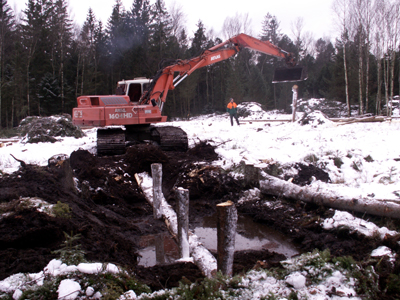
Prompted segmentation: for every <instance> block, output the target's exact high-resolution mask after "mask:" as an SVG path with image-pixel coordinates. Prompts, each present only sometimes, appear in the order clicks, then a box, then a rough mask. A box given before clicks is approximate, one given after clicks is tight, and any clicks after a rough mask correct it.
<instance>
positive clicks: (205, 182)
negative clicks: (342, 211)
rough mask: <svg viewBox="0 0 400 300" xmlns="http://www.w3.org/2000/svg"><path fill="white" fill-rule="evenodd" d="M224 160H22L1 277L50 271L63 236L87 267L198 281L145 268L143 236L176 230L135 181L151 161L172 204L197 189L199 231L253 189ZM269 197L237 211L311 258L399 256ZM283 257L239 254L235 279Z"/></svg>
mask: <svg viewBox="0 0 400 300" xmlns="http://www.w3.org/2000/svg"><path fill="white" fill-rule="evenodd" d="M216 159H218V156H217V154H216V153H215V151H214V149H213V147H212V146H210V145H209V144H208V143H207V142H199V143H198V144H197V145H196V146H195V147H194V148H192V149H190V150H189V151H187V152H162V151H161V150H160V149H159V148H157V147H156V146H153V145H134V146H131V147H130V148H128V149H127V152H126V154H124V155H120V156H112V157H110V156H109V157H97V156H94V155H92V154H90V153H89V152H87V151H84V150H78V151H75V152H73V153H71V154H70V158H69V164H67V165H65V164H54V163H51V164H49V166H47V167H39V166H36V165H28V164H24V163H21V167H20V170H19V171H18V172H15V173H13V174H11V175H3V177H1V178H0V205H1V206H0V207H1V208H0V209H1V210H2V211H1V212H2V213H4V212H6V211H7V212H10V211H11V212H12V213H10V214H5V215H3V217H1V218H0V280H2V279H4V278H6V277H8V276H10V275H12V274H15V273H18V272H30V273H32V272H39V271H41V270H42V269H43V268H44V267H45V266H46V265H47V264H48V262H49V261H50V260H51V259H53V258H56V257H58V256H57V255H56V254H54V253H52V252H53V251H54V250H57V249H60V248H62V243H63V242H64V241H65V236H64V233H68V234H70V235H76V234H80V235H81V238H80V239H79V243H80V245H81V248H82V249H83V250H84V251H85V257H86V259H87V260H89V261H100V262H111V263H115V264H118V265H121V266H123V267H125V268H127V269H128V270H133V271H134V272H135V273H136V274H137V277H138V278H139V280H140V281H142V282H144V283H146V284H147V285H149V286H150V287H151V288H152V289H153V290H157V289H161V288H166V287H168V288H169V287H174V286H177V285H178V282H179V281H180V280H182V278H185V280H190V281H191V282H194V281H196V280H198V279H201V278H203V275H202V274H201V271H200V270H199V269H198V268H197V267H196V266H195V265H193V264H192V263H187V262H186V263H176V264H172V265H168V266H165V265H157V266H154V267H150V268H145V267H143V266H139V265H138V264H137V256H138V249H139V248H140V245H139V244H138V241H139V239H140V237H142V236H145V235H149V234H157V233H161V232H167V228H166V226H165V224H164V222H163V221H161V220H154V219H153V212H152V208H151V206H150V205H149V204H148V203H147V202H146V200H145V198H144V196H143V194H142V192H141V190H140V189H139V187H138V185H137V183H136V181H135V179H134V174H135V173H141V172H144V171H146V172H149V173H150V170H151V169H150V166H151V164H152V163H162V164H163V192H164V195H165V198H166V199H167V201H168V202H169V203H170V204H171V205H172V206H173V207H174V206H175V194H174V191H173V189H174V187H184V188H187V189H189V193H190V222H191V224H192V223H195V222H198V221H199V220H200V219H201V218H202V217H203V216H207V215H212V214H214V212H215V205H216V204H217V203H219V202H223V201H226V200H232V201H237V199H239V197H240V193H241V192H242V191H244V190H246V189H249V188H251V186H245V184H244V183H243V181H241V180H237V179H234V178H232V177H231V176H229V175H227V174H226V173H225V172H224V171H223V170H222V169H220V168H217V167H212V166H211V162H212V161H213V160H216ZM67 162H68V160H67ZM199 162H201V163H199ZM310 172H312V173H313V175H315V176H319V175H318V174H320V175H321V176H322V177H323V178H321V179H324V178H325V179H326V174H324V173H321V170H317V169H314V168H311V169H309V170H307V172H303V173H304V174H306V175H304V176H305V177H304V178H300V177H298V178H296V182H297V183H298V184H307V182H308V181H309V179H310ZM303 173H301V172H299V174H303ZM73 177H75V178H76V183H77V184H76V183H74V181H73V180H72V178H73ZM20 197H38V198H41V199H43V200H45V201H47V202H49V203H52V204H56V203H57V202H58V201H61V202H62V203H67V204H68V205H69V207H70V209H71V213H70V214H69V216H68V217H53V216H49V215H47V214H45V213H40V212H38V211H37V210H36V209H33V208H29V207H26V206H21V205H19V204H18V202H17V201H16V199H19V198H20ZM265 197H268V196H267V195H266V196H265ZM270 200H272V201H276V203H277V204H279V205H277V208H276V209H269V208H268V207H266V206H262V205H261V204H260V201H253V202H248V203H245V204H241V205H239V204H238V206H237V207H238V211H239V213H240V214H248V215H250V216H252V217H253V218H254V220H256V221H258V222H262V223H266V224H268V225H270V226H271V227H273V228H275V229H277V230H279V231H281V232H283V233H284V234H285V235H286V236H287V238H288V239H291V240H292V241H293V242H294V243H296V244H297V245H298V246H299V249H301V251H303V252H308V251H312V250H314V249H320V250H325V249H327V248H328V249H330V252H331V254H332V256H348V255H350V256H353V257H354V258H355V259H356V260H357V261H362V260H363V259H365V258H366V257H368V256H369V254H370V253H371V251H372V250H373V249H375V248H377V247H378V246H379V245H389V246H390V247H391V248H392V249H395V250H396V251H397V252H398V253H400V249H399V244H398V243H397V240H396V239H392V240H389V239H385V240H384V241H380V240H378V239H374V238H365V237H362V236H359V235H357V234H356V233H350V232H349V231H348V230H347V229H342V230H334V231H331V232H328V231H324V230H322V229H321V226H320V225H318V222H317V221H318V220H319V219H320V218H321V217H322V218H325V217H330V216H332V215H333V210H330V209H327V208H324V207H316V206H313V205H309V204H304V203H302V202H293V201H285V200H284V199H274V198H270ZM364 218H365V216H364ZM378 221H379V222H384V221H387V220H382V219H379V220H378ZM392 222H395V221H392ZM383 225H384V224H383ZM395 225H397V226H398V225H399V224H395ZM283 259H285V257H284V256H283V255H281V254H277V253H274V252H270V251H268V250H264V251H241V252H236V253H235V260H234V272H235V273H241V272H244V271H247V270H250V269H252V268H259V267H264V268H267V267H273V266H277V265H278V264H279V261H281V260H283ZM398 269H399V268H398V266H397V264H396V266H395V267H394V269H393V268H392V269H391V270H390V272H397V273H398ZM396 270H397V271H396ZM385 272H386V273H385ZM381 275H382V278H383V279H382V280H384V278H385V276H386V277H387V276H389V270H386V271H385V270H384V269H382V274H381Z"/></svg>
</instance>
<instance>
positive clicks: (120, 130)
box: [72, 34, 304, 155]
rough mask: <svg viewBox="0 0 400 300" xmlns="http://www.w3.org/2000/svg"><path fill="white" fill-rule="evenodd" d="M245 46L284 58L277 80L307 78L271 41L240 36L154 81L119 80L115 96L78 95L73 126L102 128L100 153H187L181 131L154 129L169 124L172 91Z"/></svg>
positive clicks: (168, 69) (160, 74)
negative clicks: (141, 147)
mask: <svg viewBox="0 0 400 300" xmlns="http://www.w3.org/2000/svg"><path fill="white" fill-rule="evenodd" d="M244 48H248V49H251V50H255V51H258V52H261V53H265V54H267V55H271V56H275V57H278V58H281V59H284V60H285V62H286V65H287V68H285V69H279V70H277V72H276V73H275V75H274V81H273V82H291V81H300V80H303V79H304V74H303V68H301V67H296V63H295V60H294V57H293V55H292V54H291V53H289V52H286V51H284V50H282V49H281V48H279V47H277V46H275V45H273V44H272V43H270V42H268V41H261V40H258V39H256V38H253V37H251V36H248V35H246V34H239V35H236V36H234V37H232V38H230V39H228V40H227V41H225V42H223V43H220V44H218V45H216V46H214V47H212V48H210V49H208V50H205V51H204V52H203V53H202V54H201V55H200V56H197V57H194V58H191V59H187V60H175V61H174V62H173V63H172V64H170V65H169V66H167V67H165V68H162V69H160V70H159V71H158V72H157V74H156V75H155V76H154V77H153V78H152V79H146V78H135V79H132V80H122V81H119V82H118V85H117V90H116V94H115V95H108V96H105V95H104V96H99V95H97V96H80V97H78V99H77V102H78V106H77V107H76V108H74V109H73V113H72V115H73V116H72V118H73V122H74V124H75V125H77V126H81V127H93V126H95V127H102V128H98V129H97V154H98V155H110V154H123V153H124V152H125V147H126V145H127V144H130V143H139V142H143V141H150V142H152V143H157V144H158V145H159V146H160V147H161V148H162V149H163V150H181V151H186V150H187V149H188V139H187V134H186V132H184V131H183V130H182V129H180V128H178V127H173V126H154V125H151V124H156V123H162V122H166V120H167V116H163V115H162V114H161V112H162V109H163V105H164V102H165V101H166V99H167V95H168V91H170V90H173V89H174V88H175V87H176V86H178V85H179V83H181V82H182V81H183V80H184V79H185V78H186V77H187V76H189V75H190V74H192V73H193V72H194V71H196V70H197V69H199V68H202V67H206V66H209V65H211V64H214V63H217V62H220V61H222V60H226V59H228V58H230V57H232V56H234V55H235V54H236V53H238V52H239V51H241V50H242V49H244ZM105 127H107V128H105Z"/></svg>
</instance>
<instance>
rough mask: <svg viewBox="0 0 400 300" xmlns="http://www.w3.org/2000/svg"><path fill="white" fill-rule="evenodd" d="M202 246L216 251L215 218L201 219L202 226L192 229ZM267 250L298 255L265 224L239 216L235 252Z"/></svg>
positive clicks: (292, 247) (279, 234)
mask: <svg viewBox="0 0 400 300" xmlns="http://www.w3.org/2000/svg"><path fill="white" fill-rule="evenodd" d="M192 231H193V232H194V233H195V234H196V235H197V236H198V237H199V239H200V241H201V242H202V243H203V245H204V246H205V247H206V248H207V249H209V250H213V251H217V216H216V214H214V215H212V216H209V217H205V218H203V224H202V226H198V227H195V228H192ZM243 250H269V251H274V252H277V253H280V254H283V255H285V256H286V257H292V256H294V255H297V254H299V251H298V249H297V248H296V246H295V245H293V244H292V243H290V242H288V241H287V238H285V237H284V235H283V234H282V233H280V232H278V231H276V230H273V229H271V228H270V227H268V226H267V225H265V224H262V223H257V222H254V221H253V219H252V218H251V217H250V216H247V215H239V216H238V223H237V229H236V237H235V251H243Z"/></svg>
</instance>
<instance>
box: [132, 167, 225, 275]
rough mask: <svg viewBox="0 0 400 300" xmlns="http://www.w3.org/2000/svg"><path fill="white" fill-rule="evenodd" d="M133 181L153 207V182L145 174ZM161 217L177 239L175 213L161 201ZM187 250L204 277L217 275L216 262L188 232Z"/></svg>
mask: <svg viewBox="0 0 400 300" xmlns="http://www.w3.org/2000/svg"><path fill="white" fill-rule="evenodd" d="M135 179H136V181H137V183H138V185H139V187H140V188H141V189H142V191H143V194H144V196H145V198H146V200H147V201H148V202H149V203H150V205H152V206H153V180H152V178H151V177H150V176H149V175H148V174H147V173H146V172H144V173H140V174H135ZM161 203H162V204H161V205H162V207H163V209H162V215H163V218H164V220H165V223H166V224H167V227H168V230H169V231H170V232H171V234H172V235H173V236H174V238H175V239H177V235H178V219H177V215H176V213H175V211H174V210H173V208H172V207H171V205H169V204H168V202H167V201H166V200H165V198H164V196H162V199H161ZM189 250H190V255H191V257H192V258H193V262H194V263H195V264H196V265H197V266H198V267H199V269H200V270H201V271H202V272H203V274H204V275H205V276H206V277H213V276H214V275H215V274H216V273H217V260H216V258H215V257H214V256H213V255H212V254H211V253H210V251H208V250H207V249H206V248H205V247H204V245H203V244H202V243H201V242H200V241H199V239H198V237H197V236H196V235H195V234H193V233H192V232H190V231H189Z"/></svg>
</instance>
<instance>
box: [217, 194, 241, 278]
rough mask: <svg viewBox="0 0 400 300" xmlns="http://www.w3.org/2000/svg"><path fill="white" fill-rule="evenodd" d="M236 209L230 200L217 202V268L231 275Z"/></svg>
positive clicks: (236, 217)
mask: <svg viewBox="0 0 400 300" xmlns="http://www.w3.org/2000/svg"><path fill="white" fill-rule="evenodd" d="M237 220H238V215H237V210H236V206H235V204H234V203H233V202H232V201H227V202H224V203H220V204H217V239H218V246H217V247H218V249H217V252H218V263H217V267H218V270H219V271H221V272H222V273H223V274H224V275H228V276H231V275H232V271H233V270H232V269H233V256H234V254H235V236H236V227H237Z"/></svg>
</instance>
